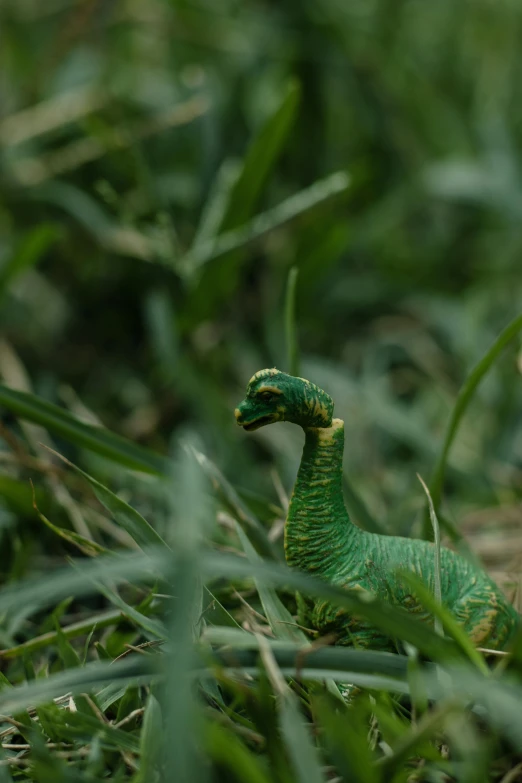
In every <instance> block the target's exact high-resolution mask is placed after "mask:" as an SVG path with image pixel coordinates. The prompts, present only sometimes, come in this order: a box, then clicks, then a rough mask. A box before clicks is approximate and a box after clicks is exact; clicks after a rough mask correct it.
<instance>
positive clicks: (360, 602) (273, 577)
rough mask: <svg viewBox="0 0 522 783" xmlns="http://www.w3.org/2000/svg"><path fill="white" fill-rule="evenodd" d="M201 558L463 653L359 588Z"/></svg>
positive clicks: (430, 645)
mask: <svg viewBox="0 0 522 783" xmlns="http://www.w3.org/2000/svg"><path fill="white" fill-rule="evenodd" d="M201 560H202V567H203V569H204V571H205V573H206V574H207V575H208V576H209V577H211V576H212V577H222V576H225V577H227V578H228V579H230V578H234V577H236V576H241V577H255V578H256V579H259V580H262V581H263V583H264V584H265V585H272V586H274V587H275V586H279V587H283V586H286V587H291V588H293V589H295V590H298V591H299V592H302V593H304V594H308V595H314V596H317V597H321V598H325V599H327V600H329V601H332V603H335V604H336V605H338V606H340V607H344V608H345V609H347V610H348V611H349V612H351V613H353V614H357V615H360V616H361V617H365V618H366V619H368V620H369V621H370V622H371V623H372V624H374V625H376V626H377V627H379V628H381V629H382V630H383V631H385V632H386V633H388V634H389V635H390V636H391V637H396V638H398V639H403V640H404V641H407V642H410V644H412V645H413V646H414V647H417V648H418V649H419V650H421V652H423V653H424V654H426V655H428V656H429V657H431V658H433V659H434V660H437V659H438V660H444V659H451V658H454V657H455V656H456V655H457V656H459V655H460V653H459V648H458V647H457V646H456V645H455V644H454V643H453V642H451V641H450V640H448V639H443V638H442V637H440V636H438V635H437V634H435V633H434V632H433V631H432V630H431V629H430V628H429V627H428V626H427V625H426V624H425V623H423V622H421V621H420V620H418V619H416V618H414V617H412V616H411V615H409V614H408V613H407V612H406V611H405V610H403V609H401V608H400V607H396V606H391V605H389V604H386V603H384V602H383V601H380V600H379V599H377V598H374V597H373V596H371V595H369V594H368V595H366V594H365V595H364V596H362V595H361V593H360V592H359V591H357V592H356V591H350V590H344V589H343V588H341V587H337V586H335V585H332V584H329V583H327V582H325V581H323V580H321V579H318V578H316V577H312V576H309V575H308V574H304V573H301V572H299V571H294V570H291V569H290V568H288V567H286V566H284V565H282V564H280V563H273V562H268V561H266V560H263V561H259V562H256V563H252V562H248V561H247V562H245V561H244V559H243V558H240V557H237V556H234V555H231V554H228V553H219V554H218V553H215V552H204V553H202V554H201ZM0 598H1V593H0ZM0 608H1V603H0Z"/></svg>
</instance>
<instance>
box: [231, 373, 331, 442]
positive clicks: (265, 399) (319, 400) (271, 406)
mask: <svg viewBox="0 0 522 783" xmlns="http://www.w3.org/2000/svg"><path fill="white" fill-rule="evenodd" d="M333 407H334V406H333V401H332V398H331V397H330V396H329V395H328V394H326V392H324V391H323V390H322V389H320V388H319V387H318V386H315V384H313V383H310V381H306V380H305V379H304V378H296V377H295V376H293V375H287V374H286V373H284V372H279V370H276V369H275V368H274V369H272V370H260V371H259V372H256V374H255V375H254V376H253V377H252V378H251V379H250V381H249V382H248V386H247V392H246V396H245V399H244V400H243V401H242V402H241V403H240V404H239V405H238V407H237V408H236V410H235V415H236V421H237V423H238V424H239V425H240V427H243V429H245V430H247V431H248V432H250V431H252V430H257V429H258V428H259V427H264V426H265V424H273V422H275V421H291V422H293V423H294V424H299V425H300V426H301V427H304V428H309V427H330V426H331V424H332V414H333Z"/></svg>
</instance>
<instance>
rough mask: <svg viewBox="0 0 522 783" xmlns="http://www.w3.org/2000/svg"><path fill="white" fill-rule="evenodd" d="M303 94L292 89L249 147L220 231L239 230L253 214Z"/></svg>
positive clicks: (287, 92)
mask: <svg viewBox="0 0 522 783" xmlns="http://www.w3.org/2000/svg"><path fill="white" fill-rule="evenodd" d="M300 96H301V90H300V87H299V85H298V84H297V83H295V82H294V83H292V84H290V85H289V87H288V89H287V91H286V94H285V95H284V97H283V99H282V100H281V102H280V104H279V106H278V107H277V109H276V110H275V112H273V114H272V115H271V116H270V117H269V118H268V120H267V121H266V122H265V124H264V126H263V127H262V128H261V130H260V132H259V133H258V135H257V136H256V137H255V138H254V140H253V142H252V143H251V144H250V147H249V149H248V152H247V154H246V156H245V160H244V163H243V169H242V171H241V174H240V175H239V177H238V179H237V182H236V184H235V186H234V187H233V188H232V192H231V194H230V201H229V203H228V207H227V210H226V213H225V216H224V218H223V222H222V224H221V227H220V231H221V232H223V231H228V230H229V229H232V228H236V227H237V226H239V225H241V224H242V223H244V222H245V220H247V219H248V218H249V217H250V215H251V214H252V211H253V209H254V208H255V204H256V202H257V200H258V198H259V195H260V193H261V190H262V188H263V186H264V184H265V182H266V179H267V177H268V175H269V174H270V172H271V171H272V169H273V167H274V165H275V163H276V161H277V158H278V156H279V154H280V153H281V150H282V149H283V146H284V144H285V141H286V140H287V138H288V134H289V132H290V129H291V127H292V124H293V122H294V120H295V118H296V115H297V109H298V107H299V100H300Z"/></svg>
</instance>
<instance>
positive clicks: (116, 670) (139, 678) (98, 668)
mask: <svg viewBox="0 0 522 783" xmlns="http://www.w3.org/2000/svg"><path fill="white" fill-rule="evenodd" d="M160 676H161V670H160V666H159V662H158V661H156V660H154V659H153V658H152V657H151V656H144V655H128V656H127V657H125V658H124V659H123V660H122V661H117V662H116V663H113V662H112V661H111V662H110V663H109V662H105V661H94V662H93V663H88V664H86V665H85V666H83V667H81V668H76V669H66V670H65V671H63V672H57V673H55V674H50V675H49V676H48V677H46V678H45V679H43V678H39V679H37V680H31V681H30V682H27V683H24V684H23V685H19V686H16V687H14V688H9V689H7V690H4V691H2V692H1V693H0V714H2V715H16V714H17V713H19V712H21V711H22V710H26V709H28V708H29V707H36V706H38V705H40V704H46V703H48V702H51V701H52V700H53V699H56V698H58V697H59V696H63V695H64V694H66V693H72V694H76V693H85V692H88V691H92V690H94V689H95V688H101V687H102V686H103V685H105V684H107V683H114V682H116V681H118V682H120V684H122V685H123V684H130V683H135V682H136V683H138V682H139V683H141V684H143V685H145V684H150V683H152V682H155V681H156V680H158V678H159V677H160Z"/></svg>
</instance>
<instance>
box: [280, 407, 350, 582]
mask: <svg viewBox="0 0 522 783" xmlns="http://www.w3.org/2000/svg"><path fill="white" fill-rule="evenodd" d="M305 435H306V438H305V445H304V450H303V457H302V459H301V465H300V467H299V472H298V474H297V481H296V484H295V487H294V492H293V494H292V499H291V501H290V508H289V510H288V516H287V519H286V525H285V555H286V561H287V563H288V565H290V566H292V567H295V568H299V569H300V570H304V571H309V572H313V573H317V574H319V575H328V574H329V573H330V572H331V571H332V570H337V571H338V570H339V564H340V563H345V564H346V565H348V561H349V560H351V559H352V557H353V555H354V549H355V548H356V546H357V541H356V540H355V539H356V538H357V537H358V536H359V535H360V534H362V531H361V530H360V529H359V528H357V527H355V525H353V524H352V522H351V521H350V518H349V516H348V513H347V511H346V508H345V505H344V499H343V490H342V475H343V452H344V423H343V422H342V421H341V420H340V419H333V421H332V426H331V427H325V428H313V429H312V428H310V429H305Z"/></svg>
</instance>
